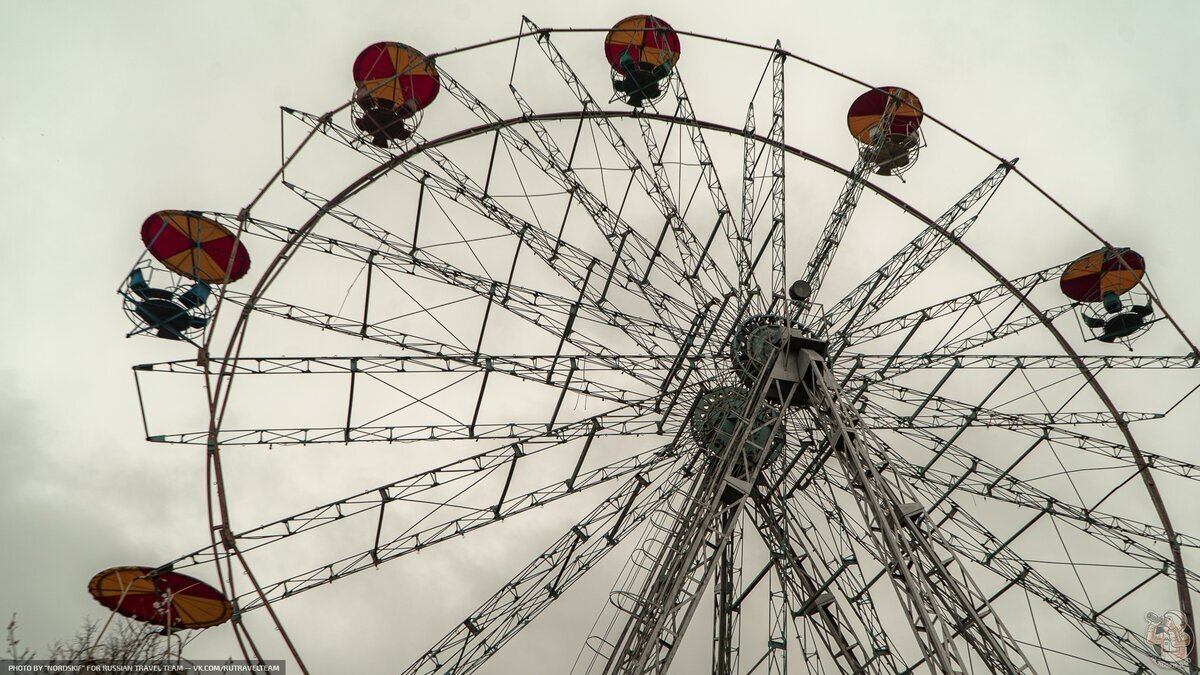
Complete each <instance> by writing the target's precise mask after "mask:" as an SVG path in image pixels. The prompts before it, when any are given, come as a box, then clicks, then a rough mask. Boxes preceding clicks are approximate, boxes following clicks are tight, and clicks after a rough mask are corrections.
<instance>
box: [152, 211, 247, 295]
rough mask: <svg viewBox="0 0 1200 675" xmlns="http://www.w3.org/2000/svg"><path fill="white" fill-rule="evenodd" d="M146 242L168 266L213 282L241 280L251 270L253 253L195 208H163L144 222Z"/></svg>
mask: <svg viewBox="0 0 1200 675" xmlns="http://www.w3.org/2000/svg"><path fill="white" fill-rule="evenodd" d="M142 243H144V244H145V245H146V250H148V251H150V255H153V256H154V257H155V258H157V259H158V261H159V262H161V263H162V264H163V265H166V267H167V269H170V270H171V271H173V272H177V273H179V274H182V275H183V276H185V277H187V278H189V279H195V280H196V281H203V282H205V283H209V284H220V283H224V282H225V270H226V268H228V269H229V280H230V281H237V280H238V279H241V278H242V277H243V276H245V274H246V272H247V271H249V269H250V254H249V253H247V252H246V248H245V247H244V246H242V244H241V243H240V242H239V241H237V239H236V238H235V237H234V236H233V233H232V232H230V231H229V230H228V229H226V228H225V226H224V225H222V224H220V223H218V222H217V221H215V220H212V219H211V218H205V217H204V216H201V215H200V214H198V213H194V212H191V211H159V212H158V213H155V214H154V215H152V216H150V217H149V218H147V219H146V221H145V222H144V223H142Z"/></svg>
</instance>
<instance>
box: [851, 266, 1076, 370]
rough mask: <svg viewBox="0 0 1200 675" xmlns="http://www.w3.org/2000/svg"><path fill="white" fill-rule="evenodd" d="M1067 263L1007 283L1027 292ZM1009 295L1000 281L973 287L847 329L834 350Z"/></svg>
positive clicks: (1056, 275) (1056, 311) (1054, 277)
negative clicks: (938, 300)
mask: <svg viewBox="0 0 1200 675" xmlns="http://www.w3.org/2000/svg"><path fill="white" fill-rule="evenodd" d="M1068 264H1069V263H1063V264H1061V265H1055V266H1053V267H1048V268H1046V269H1044V270H1042V271H1040V272H1034V273H1033V274H1027V275H1025V276H1023V277H1018V278H1016V279H1013V280H1012V281H1011V283H1012V285H1013V286H1015V287H1016V288H1017V290H1018V291H1020V292H1022V293H1029V291H1030V290H1032V289H1033V288H1035V287H1036V286H1039V285H1041V284H1044V283H1046V282H1048V281H1057V280H1058V278H1059V277H1060V276H1062V272H1063V270H1065V269H1066V268H1067V265H1068ZM1010 297H1011V294H1010V293H1009V290H1008V287H1007V286H1005V285H1004V284H996V285H995V286H989V287H987V288H984V289H981V290H978V291H975V292H974V293H968V294H967V295H962V296H959V297H957V298H953V299H951V300H946V301H944V302H940V303H938V304H936V305H930V306H929V307H925V308H924V309H918V310H916V311H913V312H909V313H907V314H904V315H902V316H898V317H896V318H894V319H888V320H887V321H881V322H879V323H875V324H871V325H870V326H863V327H862V328H858V329H855V330H852V331H849V332H847V333H846V334H845V337H844V338H843V342H842V345H841V346H839V349H838V351H841V350H842V349H844V348H845V347H851V346H854V345H858V344H862V343H863V342H867V341H868V340H875V339H878V338H881V337H883V336H885V335H890V334H892V333H896V332H899V331H902V330H911V329H913V328H914V326H919V325H920V324H922V323H924V322H926V321H929V320H932V319H937V318H939V317H943V316H949V315H952V314H962V313H965V312H966V311H967V310H969V309H972V308H975V307H980V306H982V305H984V304H986V303H989V302H993V301H996V300H1000V301H1003V300H1006V299H1009V298H1010ZM1069 309H1071V306H1070V305H1068V306H1066V307H1065V308H1054V309H1052V310H1049V311H1046V310H1043V313H1045V314H1046V315H1047V318H1054V316H1057V315H1058V314H1062V313H1064V312H1066V311H1067V310H1069ZM1052 313H1053V314H1052ZM1004 325H1005V326H1007V325H1008V324H1007V323H1005V324H1004ZM945 353H947V352H945V351H943V355H944V354H945Z"/></svg>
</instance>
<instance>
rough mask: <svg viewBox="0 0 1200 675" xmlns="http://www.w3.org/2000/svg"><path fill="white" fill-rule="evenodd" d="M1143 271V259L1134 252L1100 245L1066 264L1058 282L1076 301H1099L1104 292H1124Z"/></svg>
mask: <svg viewBox="0 0 1200 675" xmlns="http://www.w3.org/2000/svg"><path fill="white" fill-rule="evenodd" d="M1145 274H1146V261H1145V260H1144V259H1143V258H1142V256H1141V255H1139V254H1138V253H1137V252H1136V251H1133V250H1131V249H1128V248H1116V249H1111V248H1102V249H1099V250H1096V251H1092V252H1091V253H1089V254H1087V255H1085V256H1083V257H1082V258H1080V259H1078V260H1076V261H1075V262H1073V263H1071V264H1070V265H1068V266H1067V269H1065V270H1063V274H1062V277H1061V278H1060V279H1059V281H1058V285H1059V287H1060V288H1061V289H1062V292H1063V295H1065V296H1067V297H1068V298H1070V299H1072V300H1075V301H1076V302H1100V301H1101V300H1102V299H1103V297H1104V294H1105V293H1115V294H1116V295H1124V294H1125V293H1128V292H1129V291H1130V289H1132V288H1133V287H1134V286H1137V284H1138V282H1139V281H1141V280H1142V277H1143V276H1145Z"/></svg>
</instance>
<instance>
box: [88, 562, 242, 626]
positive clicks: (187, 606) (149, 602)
mask: <svg viewBox="0 0 1200 675" xmlns="http://www.w3.org/2000/svg"><path fill="white" fill-rule="evenodd" d="M153 572H154V568H152V567H135V566H128V567H110V568H109V569H106V570H104V571H103V572H100V573H99V574H97V575H96V576H94V577H92V580H91V581H90V582H88V592H89V593H91V594H92V597H93V598H95V599H96V601H97V602H99V603H100V604H102V605H104V606H105V607H107V608H109V609H111V610H112V611H114V612H116V613H118V614H120V615H122V616H127V617H129V618H131V619H134V620H137V621H144V622H146V623H151V624H154V625H156V626H164V627H167V628H173V629H180V628H209V627H211V626H216V625H218V624H222V623H225V622H226V621H228V620H229V618H230V617H232V616H233V605H232V604H231V603H230V602H229V601H228V600H226V599H225V596H224V595H222V594H221V592H220V591H218V590H217V589H215V588H213V587H212V586H209V585H208V584H206V583H204V582H203V581H200V580H199V579H193V578H192V577H189V576H187V575H185V574H180V573H178V572H159V573H158V574H153Z"/></svg>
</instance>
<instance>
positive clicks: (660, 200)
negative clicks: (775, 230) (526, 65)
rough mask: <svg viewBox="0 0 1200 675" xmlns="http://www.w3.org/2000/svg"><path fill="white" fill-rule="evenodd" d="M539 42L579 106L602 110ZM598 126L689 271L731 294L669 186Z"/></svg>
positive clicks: (542, 37) (716, 291)
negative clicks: (663, 224)
mask: <svg viewBox="0 0 1200 675" xmlns="http://www.w3.org/2000/svg"><path fill="white" fill-rule="evenodd" d="M524 22H525V25H526V27H527V28H528V29H529V30H531V31H537V30H538V27H537V26H536V25H535V24H534V23H533V22H532V21H530V20H529V19H528V18H526V19H524ZM536 41H537V43H538V46H539V47H540V48H541V49H542V52H543V53H545V55H546V58H548V59H549V60H550V62H551V64H552V65H553V66H554V68H555V70H556V71H558V74H559V75H560V76H561V77H562V79H563V81H564V82H565V83H566V84H567V86H568V87H569V88H570V90H571V93H572V94H574V95H575V97H576V99H577V100H578V101H579V103H580V104H581V105H583V107H584V110H585V111H587V110H597V109H599V105H598V104H597V103H596V100H595V99H594V98H592V95H591V94H590V93H588V90H587V87H586V86H585V85H584V84H583V82H582V81H581V80H580V79H579V77H578V76H576V74H575V71H574V70H572V69H571V66H570V65H569V64H567V62H566V60H565V59H563V57H562V54H560V53H559V52H558V49H557V48H556V47H555V46H554V44H553V43H552V42H551V41H550V37H549V35H548V34H545V33H540V34H539V35H538V36H537V38H536ZM595 122H596V124H597V125H598V127H599V129H600V132H601V135H603V136H604V138H605V139H606V140H607V141H608V142H609V144H610V145H611V146H612V148H613V150H614V151H615V152H616V153H617V154H618V156H620V157H621V159H622V161H623V162H624V163H625V165H626V167H628V168H629V170H630V171H631V172H632V173H633V176H634V178H635V180H636V181H637V182H638V184H639V185H640V186H641V187H642V189H643V190H644V191H645V193H646V195H647V196H648V197H650V199H651V201H652V202H654V205H655V206H656V207H657V208H658V210H659V213H661V214H662V216H663V218H665V219H666V220H667V225H668V226H669V228H670V230H671V232H672V234H673V235H674V237H675V241H676V244H677V246H678V247H679V250H680V253H681V254H682V256H683V259H684V262H685V267H694V268H695V269H697V270H702V271H703V272H704V277H705V278H706V279H707V280H708V281H709V283H710V284H712V286H711V290H709V291H707V293H708V294H709V296H710V297H711V296H717V295H722V294H724V293H727V292H729V291H730V290H731V289H732V288H733V286H732V285H731V283H730V281H729V279H728V278H727V277H726V276H725V275H724V273H723V272H722V271H721V270H720V269H719V268H718V267H717V266H716V264H715V263H714V262H713V259H712V257H711V256H710V255H708V253H707V252H706V251H704V250H703V247H702V246H701V244H700V241H699V239H698V238H697V237H696V235H695V233H694V232H693V231H692V230H691V228H690V227H688V225H687V223H686V222H684V220H683V218H682V216H681V215H680V213H679V208H678V206H677V205H676V204H675V201H674V199H672V197H671V195H670V194H669V193H668V192H667V191H666V190H665V189H664V187H665V186H666V185H669V183H661V184H660V183H659V182H658V181H656V180H655V178H654V176H652V175H651V173H650V172H649V171H647V170H646V168H645V166H644V165H643V164H642V162H641V160H640V159H638V158H637V156H636V155H635V154H634V153H633V151H632V149H630V147H629V145H628V144H627V143H626V142H625V139H624V138H623V137H622V136H621V133H620V132H619V131H618V130H617V128H616V126H615V125H614V124H613V123H612V121H611V120H609V119H607V118H603V117H600V118H597V119H596V120H595ZM694 279H695V281H696V282H697V288H699V285H698V282H699V277H698V276H697V277H694ZM694 296H695V297H696V298H697V299H698V300H700V301H706V300H707V299H708V298H705V297H703V296H696V295H695V294H694Z"/></svg>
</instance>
